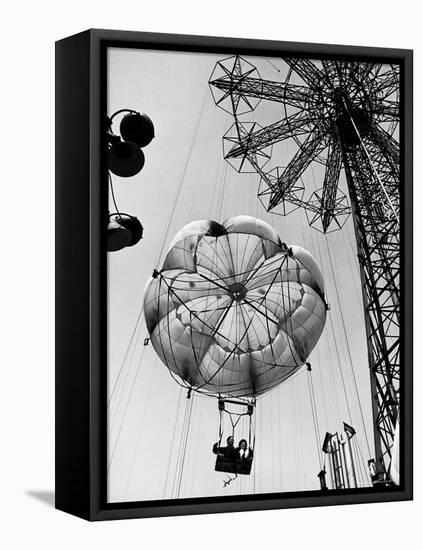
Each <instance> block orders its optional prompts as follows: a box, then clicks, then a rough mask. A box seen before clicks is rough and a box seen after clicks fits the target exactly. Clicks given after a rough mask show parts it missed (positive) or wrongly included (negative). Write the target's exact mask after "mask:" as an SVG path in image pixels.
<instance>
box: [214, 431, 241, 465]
mask: <svg viewBox="0 0 423 550" xmlns="http://www.w3.org/2000/svg"><path fill="white" fill-rule="evenodd" d="M213 452H214V454H215V455H217V456H219V457H224V458H225V459H226V460H228V461H233V462H235V461H236V459H237V450H236V449H235V447H234V438H233V436H232V435H230V436H229V437H227V438H226V447H219V443H215V444H214V445H213Z"/></svg>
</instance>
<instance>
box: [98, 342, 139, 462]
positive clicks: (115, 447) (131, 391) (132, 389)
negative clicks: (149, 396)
mask: <svg viewBox="0 0 423 550" xmlns="http://www.w3.org/2000/svg"><path fill="white" fill-rule="evenodd" d="M144 351H145V347H143V349H142V352H141V357H140V359H139V365H141V364H142V359H143V356H144ZM140 371H141V369H140V368H138V369H137V370H136V372H135V376H134V378H133V380H132V384H131V389H130V391H129V396H128V399H127V402H126V405H125V409H124V412H123V416H122V420H121V422H120V424H119V429H118V433H117V436H116V440H115V444H114V445H113V451H112V454H111V456H110V460H109V462H108V465H107V472H108V471H109V470H110V466H111V465H112V462H113V458H114V456H115V453H116V449H117V445H118V443H119V439H120V436H121V433H122V429H123V426H124V424H125V419H126V415H127V414H128V409H129V404H130V402H131V398H132V395H133V393H134V388H135V385H136V382H137V379H138V376H139V373H140ZM128 372H129V370H128ZM113 426H114V424H113V425H112V427H111V429H113Z"/></svg>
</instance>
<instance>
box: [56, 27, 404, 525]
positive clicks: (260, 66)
mask: <svg viewBox="0 0 423 550" xmlns="http://www.w3.org/2000/svg"><path fill="white" fill-rule="evenodd" d="M56 54H57V55H56V121H57V122H56V124H57V125H56V136H57V142H56V197H57V198H56V213H57V241H56V242H57V248H56V257H57V273H56V279H57V318H56V323H57V325H56V326H57V333H56V343H57V357H56V506H57V508H59V509H61V510H64V511H66V512H70V513H72V514H75V515H78V516H81V517H83V518H86V519H89V520H102V519H117V518H131V517H134V518H135V517H143V516H164V515H175V514H198V513H211V512H225V511H239V510H258V509H270V508H285V507H298V506H317V505H334V504H348V503H365V502H378V501H394V500H406V499H410V498H412V52H411V51H409V50H393V49H383V48H364V47H351V46H330V45H321V44H319V45H317V44H296V43H287V42H269V41H257V40H240V39H230V38H212V37H194V36H179V35H161V34H146V33H132V32H119V31H104V30H90V31H86V32H83V33H81V34H79V35H75V36H72V37H69V38H66V39H64V40H61V41H59V42H58V43H57V45H56ZM400 319H401V320H400Z"/></svg>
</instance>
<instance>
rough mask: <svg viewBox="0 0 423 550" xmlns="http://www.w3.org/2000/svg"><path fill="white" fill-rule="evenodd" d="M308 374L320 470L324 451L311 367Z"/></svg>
mask: <svg viewBox="0 0 423 550" xmlns="http://www.w3.org/2000/svg"><path fill="white" fill-rule="evenodd" d="M307 372H308V376H307V381H308V390H309V394H310V404H311V412H312V416H313V425H314V435H315V438H316V450H317V460H318V462H319V466H320V469H323V451H321V445H320V427H319V419H318V416H317V407H316V398H315V395H314V387H313V378H312V374H311V367H309V368H308V369H307Z"/></svg>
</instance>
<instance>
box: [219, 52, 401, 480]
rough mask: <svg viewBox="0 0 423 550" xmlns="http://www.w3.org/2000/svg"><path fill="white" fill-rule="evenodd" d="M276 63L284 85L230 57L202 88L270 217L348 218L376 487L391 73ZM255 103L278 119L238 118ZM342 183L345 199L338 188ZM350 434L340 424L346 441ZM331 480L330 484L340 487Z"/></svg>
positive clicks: (394, 100) (334, 224)
mask: <svg viewBox="0 0 423 550" xmlns="http://www.w3.org/2000/svg"><path fill="white" fill-rule="evenodd" d="M283 61H284V63H286V66H287V72H286V77H285V79H284V80H283V81H273V80H265V79H262V78H261V77H260V74H259V72H258V70H257V68H256V67H255V66H254V65H252V64H251V63H250V62H249V61H247V60H246V59H244V58H243V57H241V56H238V55H237V56H233V57H229V58H226V59H224V60H222V61H219V62H218V63H217V64H216V66H215V69H214V71H213V73H212V75H211V77H210V82H209V84H210V88H211V91H212V94H213V97H214V100H215V103H216V105H218V106H219V107H221V108H222V109H224V110H226V111H227V112H228V113H229V114H230V115H231V116H232V117H233V119H234V124H233V126H232V127H231V129H230V130H229V131H228V133H227V134H226V135H225V136H224V137H223V144H224V157H225V159H226V160H227V161H228V162H229V163H230V164H232V165H233V166H234V167H235V168H236V169H237V170H238V171H240V172H243V171H245V172H248V171H250V172H251V171H253V172H257V174H258V175H259V177H260V182H259V190H258V197H259V199H260V200H261V201H262V203H263V204H264V206H265V208H266V210H267V211H269V212H278V213H281V214H284V215H286V214H289V213H290V211H292V210H293V209H296V208H303V209H304V210H305V211H306V213H307V218H308V221H309V224H310V225H311V226H312V227H314V228H316V229H319V230H321V231H323V232H324V233H326V232H329V231H332V230H335V229H340V228H342V226H343V224H344V223H345V220H346V218H347V217H348V215H349V214H350V213H351V214H352V217H353V223H354V229H355V236H356V245H357V256H358V260H359V265H360V273H361V287H362V296H363V306H364V312H365V323H366V334H367V341H368V361H369V369H370V380H371V394H372V399H373V418H374V435H375V460H370V461H369V467H370V470H371V479H372V482H373V483H374V484H387V483H388V484H389V483H391V482H392V481H391V479H392V476H391V475H390V469H391V460H392V454H393V453H392V448H393V446H394V441H395V439H396V438H397V437H399V420H398V414H399V413H398V411H399V384H400V334H399V315H400V300H399V285H400V265H399V264H400V249H399V235H400V231H399V229H400V228H399V209H400V207H399V192H400V168H399V167H400V162H399V161H400V148H399V143H398V131H399V130H398V124H399V115H400V112H399V111H400V106H399V79H400V75H399V67H398V66H393V65H386V64H380V63H374V62H357V61H354V62H352V61H337V60H322V61H314V60H309V59H303V58H294V57H284V58H283ZM275 68H276V69H277V67H275ZM277 70H278V72H280V71H279V69H277ZM261 101H266V102H274V103H279V104H280V107H281V109H280V111H281V116H280V119H279V120H277V121H276V122H274V123H271V124H268V125H266V126H264V127H263V126H261V125H260V124H259V123H258V121H254V120H253V121H252V120H251V118H246V116H245V115H246V114H247V113H251V111H254V110H255V109H256V107H257V106H258V104H259V103H260V102H261ZM249 117H251V114H250V115H249ZM288 139H290V140H291V142H292V141H293V142H294V143H295V144H296V149H297V150H296V152H295V154H294V155H293V157H292V159H291V160H290V162H289V163H288V164H287V165H285V166H284V167H279V166H277V167H274V168H272V169H269V170H268V171H266V164H267V162H268V161H269V160H270V159H272V160H273V157H272V146H274V145H275V144H279V143H281V142H284V141H285V140H288ZM313 163H320V164H321V165H323V167H324V179H323V184H322V187H321V189H320V190H318V191H315V192H313V193H312V194H311V196H310V197H309V198H305V197H304V196H305V193H306V189H304V186H303V184H302V181H301V176H302V174H303V173H304V172H305V171H306V170H307V169H308V168H309V167H310V166H311V165H313ZM341 178H345V180H346V183H347V188H348V195H349V197H348V198H347V196H346V195H345V194H344V193H342V191H341V190H340V189H339V182H340V180H341ZM353 432H354V431H353V429H352V428H351V427H349V428H347V429H346V431H345V433H346V434H347V435H346V436H345V433H344V440H345V437H346V438H347V439H348V440H349V438H350V437H352V435H354V433H353ZM329 435H330V434H329ZM332 441H333V438H332ZM330 445H331V438H327V439H326V440H325V445H324V448H323V451H324V452H329V451H328V449H329V447H330ZM336 445H338V444H336ZM347 447H348V445H347ZM339 448H340V447H339V445H338V451H337V452H339V453H340V451H339ZM335 466H336V465H335ZM334 470H336V467H335V468H334ZM350 473H351V470H350ZM351 475H352V474H351ZM335 477H336V476H335ZM339 480H340V478H338V482H336V483H335V486H336V487H344V486H347V485H342V484H341V481H339ZM322 487H323V485H322Z"/></svg>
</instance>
